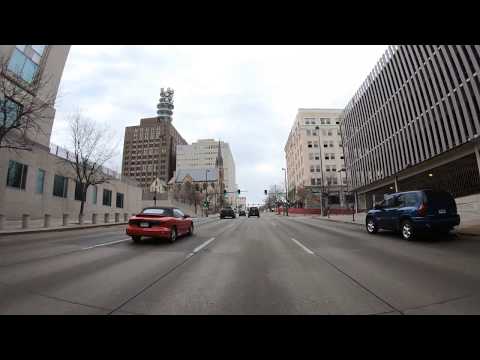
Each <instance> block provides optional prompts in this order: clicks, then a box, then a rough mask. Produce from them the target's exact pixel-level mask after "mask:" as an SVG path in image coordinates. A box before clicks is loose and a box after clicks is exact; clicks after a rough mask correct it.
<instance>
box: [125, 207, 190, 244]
mask: <svg viewBox="0 0 480 360" xmlns="http://www.w3.org/2000/svg"><path fill="white" fill-rule="evenodd" d="M126 233H127V235H129V236H131V237H132V239H133V241H134V242H136V243H138V242H140V240H141V239H142V236H148V237H153V238H166V239H168V240H169V241H170V242H172V243H173V242H175V240H177V237H178V236H180V235H187V234H188V235H192V234H193V220H192V219H191V218H190V215H185V214H184V213H183V212H182V211H181V210H180V209H178V208H175V207H148V208H145V209H143V210H142V212H141V213H139V214H137V215H135V216H132V217H131V218H130V219H129V220H128V225H127V229H126Z"/></svg>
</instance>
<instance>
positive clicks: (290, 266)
mask: <svg viewBox="0 0 480 360" xmlns="http://www.w3.org/2000/svg"><path fill="white" fill-rule="evenodd" d="M479 259H480V237H472V236H456V235H452V236H448V237H446V238H443V239H433V238H431V239H423V240H420V241H416V242H406V241H403V240H401V239H400V237H399V236H398V235H395V234H389V233H381V234H377V235H376V236H372V235H369V234H367V233H366V231H365V230H364V229H363V228H362V227H359V226H357V225H353V224H342V223H337V222H330V221H326V220H318V219H312V218H309V217H292V216H290V217H283V216H278V215H274V214H264V213H262V216H261V218H260V219H257V218H244V217H240V218H236V219H224V220H220V219H209V220H208V222H206V223H204V224H199V225H197V227H196V229H195V234H194V236H191V237H183V238H179V239H178V240H177V242H175V243H174V244H170V243H168V242H167V241H155V240H148V239H147V240H145V241H144V242H143V243H141V244H134V243H133V242H132V241H131V240H130V239H129V238H128V237H127V236H126V235H125V227H124V226H121V225H119V226H115V227H105V228H95V229H88V230H72V231H63V232H49V233H42V234H28V235H27V234H24V235H13V236H3V237H0V314H114V315H116V314H119V315H125V314H239V315H242V314H479V313H480V260H479Z"/></svg>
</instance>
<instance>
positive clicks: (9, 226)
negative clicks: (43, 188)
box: [0, 214, 219, 236]
mask: <svg viewBox="0 0 480 360" xmlns="http://www.w3.org/2000/svg"><path fill="white" fill-rule="evenodd" d="M218 219H219V217H218V214H211V215H209V216H208V217H192V220H193V223H194V224H196V225H201V224H206V223H210V222H213V221H215V220H218ZM43 221H44V220H43V219H32V220H29V222H28V228H27V229H22V221H21V220H6V221H4V224H3V229H2V230H0V236H1V235H16V234H31V233H44V232H51V231H68V230H79V229H90V228H97V227H108V226H118V225H127V224H128V222H125V221H119V222H115V221H111V222H108V223H105V222H103V221H98V222H97V223H96V224H93V223H92V221H91V220H85V221H84V223H83V225H80V224H79V223H78V221H70V222H69V223H68V225H66V226H63V225H62V219H59V218H54V219H51V221H50V226H49V227H48V228H46V227H44V226H43V224H44V222H43Z"/></svg>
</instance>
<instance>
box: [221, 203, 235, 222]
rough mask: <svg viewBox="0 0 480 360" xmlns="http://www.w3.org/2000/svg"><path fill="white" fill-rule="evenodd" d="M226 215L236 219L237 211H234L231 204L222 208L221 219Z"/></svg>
mask: <svg viewBox="0 0 480 360" xmlns="http://www.w3.org/2000/svg"><path fill="white" fill-rule="evenodd" d="M226 217H229V218H232V219H235V211H233V209H232V208H231V207H230V206H226V207H224V208H223V209H222V210H220V219H224V218H226Z"/></svg>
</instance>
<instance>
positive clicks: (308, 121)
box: [285, 109, 346, 207]
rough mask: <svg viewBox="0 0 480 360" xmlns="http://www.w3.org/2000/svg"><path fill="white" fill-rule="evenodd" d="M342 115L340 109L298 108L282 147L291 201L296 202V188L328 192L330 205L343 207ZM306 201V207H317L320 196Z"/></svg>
mask: <svg viewBox="0 0 480 360" xmlns="http://www.w3.org/2000/svg"><path fill="white" fill-rule="evenodd" d="M341 112H342V110H341V109H298V113H297V116H296V118H295V121H294V123H293V126H292V129H291V131H290V135H289V137H288V141H287V143H286V145H285V155H286V160H287V183H288V192H289V199H290V200H293V201H294V200H296V198H297V194H296V193H297V191H298V189H299V188H304V189H306V190H307V191H308V192H309V193H310V194H314V193H320V192H322V190H323V191H324V192H328V194H329V201H328V204H329V205H333V206H336V205H338V206H341V205H345V194H344V191H343V190H344V188H345V184H346V180H345V175H344V172H342V169H344V160H343V148H342V139H341V135H340V127H339V122H340V114H341ZM309 198H310V200H309V201H307V202H309V203H307V204H306V205H307V206H309V207H310V206H311V207H316V206H318V207H319V206H320V198H321V195H318V196H310V197H309ZM307 200H308V199H307ZM324 201H325V203H326V196H325V200H324Z"/></svg>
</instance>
